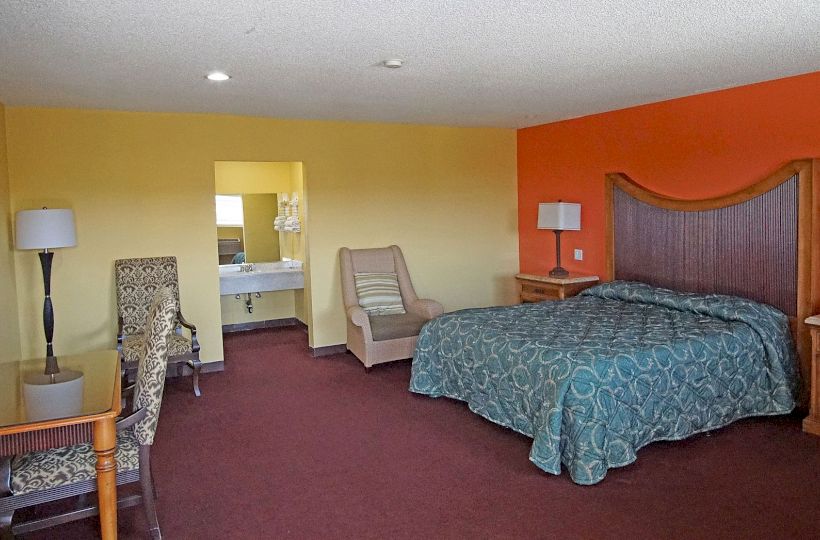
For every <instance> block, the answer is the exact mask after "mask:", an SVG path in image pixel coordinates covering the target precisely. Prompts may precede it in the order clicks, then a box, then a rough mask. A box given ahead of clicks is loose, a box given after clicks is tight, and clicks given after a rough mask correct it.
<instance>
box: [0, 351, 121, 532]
mask: <svg viewBox="0 0 820 540" xmlns="http://www.w3.org/2000/svg"><path fill="white" fill-rule="evenodd" d="M48 365H49V366H51V369H52V371H53V366H54V364H53V362H52V363H49V364H48ZM56 365H57V368H58V370H59V371H63V372H66V371H75V372H80V373H82V375H83V385H82V406H81V409H80V410H79V411H77V410H74V411H63V412H62V413H56V414H55V413H52V414H53V416H49V417H47V418H44V419H36V420H32V419H30V415H29V412H28V411H27V408H26V403H25V399H24V384H23V381H24V379H26V378H27V377H29V376H32V375H39V374H43V373H44V372H45V371H46V369H47V368H46V366H47V363H46V359H45V358H38V359H35V360H24V361H21V362H10V363H5V364H0V456H2V455H9V454H21V453H25V452H31V451H35V450H44V449H46V448H53V447H59V446H66V445H70V444H77V443H79V442H87V441H88V438H87V435H88V434H89V431H90V432H91V434H92V440H93V444H94V452H95V453H96V454H97V466H96V469H97V491H98V498H99V506H100V530H101V533H102V538H103V540H109V539H115V538H117V461H116V459H115V455H114V453H115V450H116V445H117V430H116V418H117V415H119V414H120V411H121V408H122V407H121V404H120V400H121V394H120V392H121V388H120V359H119V354H118V353H117V351H115V350H111V351H94V352H90V353H86V354H81V355H74V356H60V357H58V358H57V362H56ZM29 408H31V407H29ZM89 428H90V429H89ZM83 437H86V438H85V439H83Z"/></svg>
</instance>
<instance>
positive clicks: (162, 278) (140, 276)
mask: <svg viewBox="0 0 820 540" xmlns="http://www.w3.org/2000/svg"><path fill="white" fill-rule="evenodd" d="M114 276H115V280H116V284H117V350H118V351H120V354H122V359H123V370H124V371H125V372H128V371H133V370H134V369H136V367H137V363H138V362H139V355H140V351H141V350H142V347H143V346H144V341H145V336H144V327H145V321H146V316H147V314H148V306H150V305H151V299H152V298H153V296H154V293H155V292H156V290H157V289H158V288H160V287H168V288H170V289H171V290H172V291H173V292H174V298H176V303H177V313H176V316H175V319H174V326H173V332H172V333H171V335H170V337H169V338H168V364H169V365H171V366H175V368H176V372H177V375H181V370H182V368H183V366H185V365H187V366H189V367H190V368H191V370H192V372H193V382H194V393H195V394H196V395H197V396H199V395H201V394H202V393H201V392H200V390H199V373H200V370H201V369H202V362H201V361H200V359H199V340H198V339H197V335H196V326H194V325H193V324H191V323H190V322H188V321H187V320H186V319H185V317H184V316H183V315H182V308H181V307H180V303H179V277H178V274H177V259H176V257H146V258H141V259H120V260H116V261H114ZM183 328H185V329H187V330H188V331H189V332H190V336H191V337H190V338H189V337H187V336H186V335H185V334H184V333H183V331H182V329H183Z"/></svg>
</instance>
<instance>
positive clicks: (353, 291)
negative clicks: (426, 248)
mask: <svg viewBox="0 0 820 540" xmlns="http://www.w3.org/2000/svg"><path fill="white" fill-rule="evenodd" d="M339 260H340V261H339V262H340V264H341V275H342V299H343V301H344V307H345V314H346V316H347V348H348V349H349V350H350V351H351V352H352V353H353V354H354V355H356V357H357V358H358V359H359V360H361V361H362V363H363V364H364V367H365V369H366V370H369V369H370V368H371V367H372V366H374V365H376V364H381V363H384V362H392V361H394V360H401V359H404V358H411V357H412V356H413V352H414V351H415V348H416V341H417V340H418V336H419V331H420V330H421V327H422V326H424V325H425V324H426V323H427V321H429V320H430V319H432V318H434V317H437V316H439V315H441V314H442V313H443V312H444V308H443V307H442V305H441V304H439V303H438V302H436V301H435V300H425V299H421V298H419V297H418V296H417V295H416V291H415V289H414V288H413V282H412V281H410V274H409V272H408V271H407V264H406V263H405V262H404V255H402V252H401V249H400V248H399V247H398V246H390V247H386V248H375V249H348V248H346V247H343V248H341V250H339ZM370 278H375V279H376V280H377V283H375V284H373V285H372V286H371V285H368V284H366V283H365V281H364V280H366V279H370ZM384 279H386V280H387V281H386V282H384V283H387V282H389V283H387V286H388V287H389V288H392V291H393V292H392V295H393V298H394V303H395V305H394V306H393V307H392V309H391V308H388V309H381V307H380V306H378V305H374V304H371V303H368V302H367V301H365V300H364V299H363V298H361V297H360V292H361V293H362V294H365V293H364V291H366V290H369V291H371V292H374V293H375V295H377V296H379V295H381V294H383V292H384V289H382V286H383V284H384V283H379V282H378V281H379V280H384ZM399 296H400V298H398V297H399Z"/></svg>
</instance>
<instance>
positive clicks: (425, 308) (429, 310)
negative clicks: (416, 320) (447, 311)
mask: <svg viewBox="0 0 820 540" xmlns="http://www.w3.org/2000/svg"><path fill="white" fill-rule="evenodd" d="M406 307H407V311H409V312H410V313H412V314H413V315H418V316H419V317H424V318H425V319H428V320H429V319H433V318H435V317H438V316H439V315H441V314H442V313H444V306H442V305H441V304H439V303H438V302H436V301H435V300H428V299H422V298H420V299H418V300H416V301H415V302H412V303H411V304H409V305H408V306H406Z"/></svg>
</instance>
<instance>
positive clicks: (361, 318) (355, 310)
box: [347, 306, 373, 341]
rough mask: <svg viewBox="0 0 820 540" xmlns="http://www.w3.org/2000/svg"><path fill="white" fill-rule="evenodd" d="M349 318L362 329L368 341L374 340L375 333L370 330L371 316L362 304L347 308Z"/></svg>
mask: <svg viewBox="0 0 820 540" xmlns="http://www.w3.org/2000/svg"><path fill="white" fill-rule="evenodd" d="M347 318H348V319H350V322H352V323H353V324H355V325H356V326H358V327H360V328H361V329H362V333H364V338H365V340H366V341H373V334H372V331H371V330H370V318H369V317H368V316H367V312H366V311H365V310H363V309H362V307H361V306H350V307H349V308H347Z"/></svg>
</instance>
